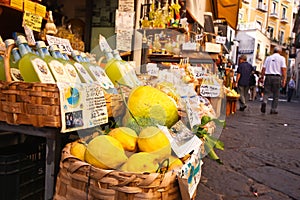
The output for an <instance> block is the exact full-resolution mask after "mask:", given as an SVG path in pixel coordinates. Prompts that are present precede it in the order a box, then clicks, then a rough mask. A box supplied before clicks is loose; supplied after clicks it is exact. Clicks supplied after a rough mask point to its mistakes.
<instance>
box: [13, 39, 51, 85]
mask: <svg viewBox="0 0 300 200" xmlns="http://www.w3.org/2000/svg"><path fill="white" fill-rule="evenodd" d="M16 44H17V46H18V48H19V52H20V54H21V59H20V61H19V63H18V67H19V70H20V72H21V75H22V77H23V79H24V81H26V82H41V83H55V79H54V78H53V76H52V74H51V71H50V69H49V67H48V65H47V63H46V62H45V61H44V60H43V59H42V58H41V57H39V56H37V55H36V54H33V53H31V52H29V51H28V49H27V47H26V46H27V45H28V43H27V40H26V38H25V37H24V36H22V35H19V36H18V37H17V41H16Z"/></svg>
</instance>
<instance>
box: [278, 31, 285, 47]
mask: <svg viewBox="0 0 300 200" xmlns="http://www.w3.org/2000/svg"><path fill="white" fill-rule="evenodd" d="M283 39H284V31H279V34H278V42H279V43H280V44H283Z"/></svg>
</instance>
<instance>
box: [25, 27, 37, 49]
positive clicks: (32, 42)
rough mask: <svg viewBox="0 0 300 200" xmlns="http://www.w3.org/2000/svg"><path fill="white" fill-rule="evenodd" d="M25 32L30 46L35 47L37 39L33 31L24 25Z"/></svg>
mask: <svg viewBox="0 0 300 200" xmlns="http://www.w3.org/2000/svg"><path fill="white" fill-rule="evenodd" d="M24 31H25V35H26V39H27V42H28V44H29V45H31V46H34V45H35V39H34V35H33V31H32V30H31V29H30V28H28V26H27V25H24Z"/></svg>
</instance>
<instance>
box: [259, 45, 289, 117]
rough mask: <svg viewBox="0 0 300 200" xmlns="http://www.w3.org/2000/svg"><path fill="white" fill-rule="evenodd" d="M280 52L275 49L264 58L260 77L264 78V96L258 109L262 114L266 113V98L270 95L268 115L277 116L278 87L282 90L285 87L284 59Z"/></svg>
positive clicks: (278, 48) (277, 48)
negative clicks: (271, 96)
mask: <svg viewBox="0 0 300 200" xmlns="http://www.w3.org/2000/svg"><path fill="white" fill-rule="evenodd" d="M281 51H282V50H281V48H280V47H275V48H274V52H273V54H272V55H270V56H268V57H267V58H266V60H265V62H264V65H263V68H262V71H261V73H262V76H263V77H264V76H265V81H264V87H265V91H264V92H265V94H264V97H263V102H262V104H261V108H260V111H261V112H262V113H265V112H266V105H267V101H268V97H269V96H270V94H272V95H273V101H272V105H271V111H270V114H278V111H277V107H278V99H279V94H280V86H281V87H282V88H284V87H285V85H286V61H285V58H284V57H283V56H282V55H280V53H281Z"/></svg>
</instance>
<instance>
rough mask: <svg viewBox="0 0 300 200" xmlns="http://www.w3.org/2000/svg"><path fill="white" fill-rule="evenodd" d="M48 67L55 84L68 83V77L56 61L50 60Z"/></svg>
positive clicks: (60, 64) (61, 65)
mask: <svg viewBox="0 0 300 200" xmlns="http://www.w3.org/2000/svg"><path fill="white" fill-rule="evenodd" d="M48 65H49V68H50V69H51V72H52V74H53V76H54V78H55V80H56V82H70V80H69V76H68V74H67V72H66V71H65V68H64V66H63V64H62V63H60V62H59V61H57V60H51V61H50V62H49V63H48Z"/></svg>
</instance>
